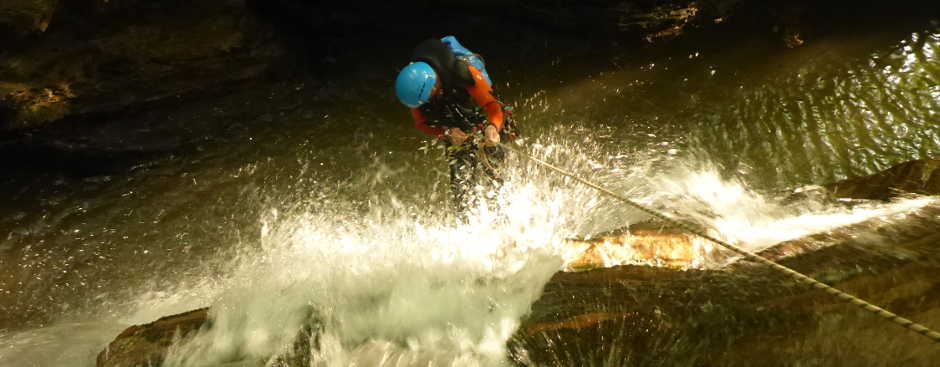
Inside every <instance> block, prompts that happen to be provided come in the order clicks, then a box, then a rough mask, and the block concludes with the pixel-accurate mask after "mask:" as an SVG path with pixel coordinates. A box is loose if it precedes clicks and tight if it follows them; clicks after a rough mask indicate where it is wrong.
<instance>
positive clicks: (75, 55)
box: [0, 0, 282, 131]
mask: <svg viewBox="0 0 940 367" xmlns="http://www.w3.org/2000/svg"><path fill="white" fill-rule="evenodd" d="M37 2H38V1H37ZM5 4H6V3H5ZM60 13H62V15H61V17H62V20H61V21H56V23H55V27H52V28H50V29H49V31H48V32H47V33H46V34H45V35H44V36H43V37H42V38H41V39H35V40H28V41H21V42H18V43H16V44H14V45H13V46H11V47H9V48H6V49H4V50H0V117H3V118H2V119H0V131H2V130H7V131H12V130H22V129H34V128H37V127H42V126H44V125H45V124H47V123H50V122H53V121H58V120H62V119H66V118H72V119H73V120H74V119H75V118H76V117H82V116H88V117H89V118H92V119H100V118H102V117H107V116H111V115H113V114H115V113H120V112H124V111H128V110H131V109H140V108H143V107H145V106H148V105H152V104H154V103H159V102H161V101H164V100H169V99H179V98H181V97H185V98H187V99H192V98H197V97H199V96H200V95H203V94H206V93H217V92H218V91H219V90H222V91H224V88H226V87H228V88H231V87H234V86H236V85H238V84H239V83H244V82H246V81H249V80H255V79H257V78H259V77H260V76H261V75H263V73H264V72H265V70H267V69H268V67H269V66H270V65H271V64H272V63H275V62H277V60H278V58H279V55H281V54H282V50H281V49H280V46H279V45H278V43H277V42H274V41H272V39H273V33H272V31H271V30H270V29H269V27H268V26H266V25H264V24H263V22H261V21H259V20H258V19H257V17H256V16H254V15H253V14H252V13H251V12H250V11H249V10H248V9H247V8H246V7H245V4H244V3H242V2H239V1H234V2H232V1H221V0H218V1H207V2H200V3H199V4H189V3H185V2H179V1H168V2H161V3H159V4H157V3H150V2H144V1H114V2H100V3H99V2H76V3H70V6H69V7H66V8H63V9H62V10H60ZM0 14H2V13H0ZM63 60H68V62H63ZM77 122H80V121H77Z"/></svg>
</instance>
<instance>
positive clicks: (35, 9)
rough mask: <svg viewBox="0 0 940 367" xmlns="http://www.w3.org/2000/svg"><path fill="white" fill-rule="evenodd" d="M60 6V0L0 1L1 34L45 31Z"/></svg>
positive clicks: (25, 33) (17, 34) (20, 34)
mask: <svg viewBox="0 0 940 367" xmlns="http://www.w3.org/2000/svg"><path fill="white" fill-rule="evenodd" d="M59 7H60V4H59V0H4V1H3V2H0V35H2V34H3V33H8V34H12V35H15V36H24V35H29V34H34V33H42V32H45V31H46V28H48V27H49V22H50V21H51V20H52V17H53V15H54V14H55V12H56V10H58V9H59ZM2 39H3V37H0V40H2Z"/></svg>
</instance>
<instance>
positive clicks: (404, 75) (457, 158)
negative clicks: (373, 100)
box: [395, 36, 518, 220]
mask: <svg viewBox="0 0 940 367" xmlns="http://www.w3.org/2000/svg"><path fill="white" fill-rule="evenodd" d="M493 87H494V84H493V82H492V80H491V79H490V76H489V73H488V72H487V70H486V65H485V63H484V61H483V57H482V56H480V55H479V54H477V53H474V52H472V51H470V50H468V49H467V48H465V47H464V46H463V45H461V44H460V43H459V42H458V41H457V38H456V37H454V36H446V37H443V38H441V39H436V38H431V39H427V40H425V41H423V42H421V43H420V44H418V45H417V46H416V47H415V49H414V51H413V52H412V55H411V62H410V63H409V64H408V65H406V66H405V67H404V68H402V70H401V71H400V72H399V74H398V77H397V78H396V80H395V93H396V95H397V96H398V100H399V101H400V102H401V103H402V104H403V105H405V106H407V107H408V108H409V109H410V111H411V116H412V118H413V120H414V125H415V128H417V129H418V130H421V131H422V132H424V133H426V134H428V135H430V136H432V137H434V138H437V139H438V141H440V142H442V143H443V144H445V145H446V147H447V148H446V150H447V157H448V166H449V168H450V185H451V194H452V205H453V207H454V211H455V213H456V215H457V217H458V218H460V219H462V220H466V215H467V214H468V211H470V210H473V208H476V207H479V205H481V203H482V202H481V200H485V199H487V198H488V199H492V198H493V196H494V195H495V192H496V191H498V190H499V187H500V186H501V185H502V181H503V178H501V177H500V176H499V172H498V171H499V168H498V167H499V166H500V165H502V161H503V160H504V158H505V152H504V151H503V149H502V147H501V146H500V145H499V143H500V142H501V141H506V140H511V139H513V138H515V136H516V135H517V134H518V132H517V131H516V129H515V128H514V126H513V122H512V120H511V119H510V117H511V115H512V109H511V108H510V107H508V106H506V105H505V104H503V103H502V102H501V101H499V100H498V99H497V98H496V97H495V91H494V90H493ZM484 156H485V157H484ZM489 201H490V206H492V200H489Z"/></svg>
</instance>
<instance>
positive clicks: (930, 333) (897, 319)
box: [503, 144, 940, 343]
mask: <svg viewBox="0 0 940 367" xmlns="http://www.w3.org/2000/svg"><path fill="white" fill-rule="evenodd" d="M503 146H504V147H506V148H507V149H509V150H511V151H513V152H515V153H519V155H521V156H523V157H525V158H527V159H529V160H532V161H534V162H536V163H538V164H540V165H542V166H544V167H545V168H548V169H550V170H552V171H555V172H556V173H559V174H561V175H564V176H567V177H570V178H572V179H574V180H575V181H578V182H580V183H582V184H584V185H586V186H588V187H591V188H593V189H595V190H598V191H600V192H602V193H604V194H607V195H608V196H611V197H613V198H615V199H617V200H620V201H622V202H624V203H626V204H627V205H630V206H632V207H634V208H636V209H639V210H640V211H642V212H644V213H646V214H649V215H651V216H653V217H655V218H658V219H660V220H662V221H664V222H666V223H669V224H672V225H674V226H677V227H679V228H681V229H683V230H686V231H688V232H689V233H693V234H695V235H697V236H700V237H702V238H705V239H707V240H709V241H712V242H714V243H716V244H718V245H720V246H721V247H724V248H726V249H729V250H731V251H734V252H735V253H737V254H739V255H742V256H744V257H747V258H748V259H751V260H755V261H757V262H760V263H762V264H764V265H767V266H770V267H771V268H773V269H776V270H778V271H781V272H783V273H784V274H787V275H789V276H790V277H792V278H794V279H796V280H797V281H800V282H804V283H809V284H811V285H812V286H813V287H814V288H817V289H821V290H823V291H825V292H826V293H829V294H831V295H833V296H836V297H838V298H839V299H842V300H844V301H848V302H849V303H851V304H853V305H856V306H858V307H861V308H862V309H864V310H865V311H868V312H871V313H874V314H875V315H877V316H879V317H881V318H884V319H887V320H889V321H891V322H894V323H895V324H898V325H901V326H902V327H904V328H906V329H908V330H911V331H914V332H916V333H918V334H921V335H923V336H926V337H927V338H930V339H931V340H933V341H935V342H937V343H940V333H938V332H936V331H934V330H931V329H930V328H928V327H926V326H924V325H921V324H918V323H916V322H914V321H911V320H909V319H906V318H904V317H901V316H898V315H897V314H895V313H893V312H891V311H888V310H886V309H883V308H881V307H878V306H875V305H874V304H871V303H869V302H867V301H865V300H863V299H861V298H858V297H855V296H853V295H851V294H848V293H846V292H843V291H841V290H838V289H836V288H833V287H831V286H829V285H827V284H825V283H822V282H820V281H818V280H816V279H813V278H810V277H808V276H806V275H803V274H801V273H800V272H797V271H796V270H793V269H790V268H788V267H786V266H783V265H780V264H778V263H776V262H774V261H772V260H769V259H767V258H765V257H763V256H760V255H758V254H755V253H753V252H750V251H747V250H745V249H742V248H740V247H737V246H735V245H732V244H729V243H727V242H724V241H722V240H719V239H717V238H714V237H712V236H709V235H708V234H706V233H704V232H702V231H701V230H698V229H696V228H694V227H692V226H691V225H688V224H686V223H683V222H680V221H677V220H674V219H672V218H669V217H666V216H665V215H663V214H660V213H659V212H656V211H654V210H652V209H649V208H647V207H646V206H643V205H642V204H639V203H637V202H635V201H633V200H630V199H628V198H626V197H625V196H623V195H620V194H617V193H615V192H613V191H610V190H608V189H606V188H604V187H601V186H600V185H597V184H595V183H593V182H590V181H587V180H585V179H583V178H581V177H578V176H576V175H574V174H573V173H570V172H567V171H565V170H563V169H561V168H558V167H555V166H553V165H551V164H549V163H548V162H545V161H543V160H541V159H538V158H535V157H533V156H531V155H529V154H527V153H525V152H523V151H521V150H519V149H517V148H515V147H512V146H510V145H509V144H505V145H503Z"/></svg>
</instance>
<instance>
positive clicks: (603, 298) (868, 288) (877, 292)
mask: <svg viewBox="0 0 940 367" xmlns="http://www.w3.org/2000/svg"><path fill="white" fill-rule="evenodd" d="M938 215H940V206H936V205H935V206H932V207H930V208H927V209H925V210H924V211H922V212H921V213H920V214H919V215H917V216H916V218H912V219H910V220H908V221H905V222H904V223H900V224H898V223H896V224H893V225H891V226H890V233H891V235H890V236H876V237H871V236H869V237H862V238H855V236H854V235H853V234H856V233H858V232H857V230H858V229H857V228H846V229H845V232H842V229H840V230H836V231H834V232H841V233H835V234H829V235H826V236H822V235H814V236H809V237H806V238H802V239H799V240H794V241H790V242H789V243H788V244H787V248H789V249H790V250H795V251H797V253H798V254H799V255H798V256H792V254H786V253H774V252H767V253H765V254H764V255H765V256H768V257H771V258H774V257H786V258H785V259H783V260H781V262H782V263H783V264H784V265H786V266H788V267H791V268H794V269H796V270H798V271H801V272H804V273H805V274H808V275H810V276H812V277H815V278H817V279H820V280H823V281H825V282H827V283H829V284H830V285H832V286H835V287H837V288H839V289H843V290H846V291H848V292H850V293H853V294H855V295H857V296H859V297H861V298H863V299H866V300H869V301H872V302H874V303H875V304H878V305H881V306H885V307H887V308H888V309H890V310H892V311H894V312H898V313H900V314H901V315H903V316H905V317H910V318H913V319H915V320H916V321H918V322H921V323H924V324H926V325H928V326H932V327H933V328H935V329H936V328H938V327H940V293H937V292H938V291H940V279H937V278H936V277H935V276H934V275H933V274H936V273H937V271H940V263H938V262H937V258H938V257H937V256H938V254H940V247H938V246H940V245H938V243H940V242H938V241H940V233H938V232H937V231H936V228H938V227H940V217H938ZM868 224H869V225H870V224H871V223H868ZM509 345H510V349H511V350H512V352H511V356H512V359H513V360H514V361H515V362H517V363H520V364H524V365H635V366H661V365H664V364H665V365H682V366H684V365H720V366H749V365H752V364H753V361H754V360H762V361H774V362H771V364H774V365H776V364H781V365H804V364H805V365H891V364H892V363H893V362H892V361H894V358H902V359H904V360H905V363H906V364H908V365H916V366H930V365H931V363H932V362H933V361H935V360H936V358H938V357H940V352H938V351H937V350H936V348H934V345H935V344H934V343H933V342H931V341H930V340H928V339H926V338H923V337H922V336H920V335H917V334H915V333H913V332H910V331H907V330H904V329H902V328H901V327H900V326H897V325H893V324H892V323H891V322H890V321H887V320H884V319H881V318H878V317H875V316H872V315H870V314H867V313H865V312H864V311H861V310H860V309H858V308H856V307H854V306H850V305H848V304H847V303H844V302H843V301H840V300H839V299H837V298H836V297H834V296H832V295H829V294H827V293H825V292H823V291H819V290H813V289H812V288H811V287H810V286H809V285H805V284H801V283H798V282H796V281H794V280H792V279H790V278H788V277H786V276H783V275H781V274H779V273H776V272H774V271H772V270H771V269H768V268H766V267H763V266H754V265H753V264H749V263H747V262H742V263H738V264H736V265H735V266H733V267H732V268H729V269H724V270H695V269H691V270H686V271H676V270H674V269H669V268H661V267H648V266H635V265H628V266H618V267H613V268H607V269H597V270H591V271H586V272H562V273H557V274H556V275H555V276H554V277H553V278H552V280H551V281H550V282H549V283H548V284H547V285H546V287H545V290H544V292H543V295H542V297H541V298H540V299H539V300H538V301H537V302H536V304H534V305H533V306H532V313H531V314H530V315H529V317H528V318H527V319H526V320H525V321H524V323H523V325H522V327H521V328H520V330H519V331H517V333H516V334H515V336H514V337H513V339H512V340H511V341H510V343H509ZM837 346H838V347H837ZM649 351H657V353H663V352H666V353H668V355H661V354H651V353H649ZM870 351H879V352H877V353H873V352H870Z"/></svg>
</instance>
